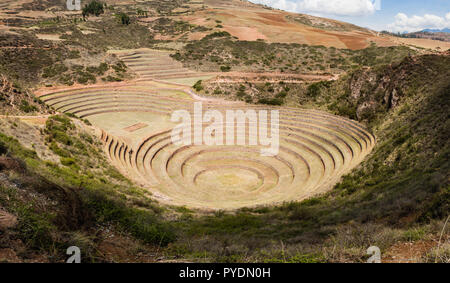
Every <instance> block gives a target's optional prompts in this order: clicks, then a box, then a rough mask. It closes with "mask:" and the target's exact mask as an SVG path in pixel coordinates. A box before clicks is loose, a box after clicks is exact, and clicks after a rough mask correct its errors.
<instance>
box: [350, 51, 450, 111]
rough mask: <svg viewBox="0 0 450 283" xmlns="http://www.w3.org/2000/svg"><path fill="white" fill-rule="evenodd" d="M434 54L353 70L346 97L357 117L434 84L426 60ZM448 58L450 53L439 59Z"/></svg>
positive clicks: (388, 106)
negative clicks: (397, 62)
mask: <svg viewBox="0 0 450 283" xmlns="http://www.w3.org/2000/svg"><path fill="white" fill-rule="evenodd" d="M434 56H435V55H426V56H418V57H408V58H406V59H405V60H403V61H402V62H401V63H399V64H394V65H389V66H385V67H383V68H382V69H374V68H364V69H361V70H358V71H356V72H354V73H353V74H352V75H351V76H350V78H349V80H348V90H349V96H350V97H349V99H350V100H351V101H352V103H355V104H356V106H357V107H356V109H357V110H356V116H357V118H358V120H364V119H365V118H366V117H367V116H370V115H372V114H373V113H376V112H381V111H382V112H385V111H389V110H391V109H393V108H396V107H397V106H399V105H400V104H401V101H402V98H403V97H404V96H405V93H406V92H411V91H412V92H414V89H415V88H420V87H423V86H424V85H427V84H433V80H432V78H433V74H434V73H436V70H435V69H433V68H432V66H430V65H427V64H426V60H427V59H428V58H432V57H434ZM448 58H449V54H445V55H444V56H442V60H448ZM447 71H448V70H447ZM435 75H437V74H435Z"/></svg>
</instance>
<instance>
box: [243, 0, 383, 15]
mask: <svg viewBox="0 0 450 283" xmlns="http://www.w3.org/2000/svg"><path fill="white" fill-rule="evenodd" d="M250 2H253V3H258V4H264V5H267V6H270V7H274V8H277V9H281V10H286V11H291V12H297V13H312V14H315V15H338V16H362V15H369V14H373V13H374V12H375V10H376V8H377V6H376V3H378V2H379V1H378V0H377V1H375V0H250Z"/></svg>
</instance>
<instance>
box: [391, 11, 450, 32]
mask: <svg viewBox="0 0 450 283" xmlns="http://www.w3.org/2000/svg"><path fill="white" fill-rule="evenodd" d="M444 28H450V13H447V14H446V15H445V17H439V16H436V15H430V14H426V15H424V16H416V15H414V16H411V17H408V16H407V15H406V14H404V13H398V14H397V16H395V22H394V23H392V24H390V25H388V30H389V31H392V32H415V31H421V30H424V29H444Z"/></svg>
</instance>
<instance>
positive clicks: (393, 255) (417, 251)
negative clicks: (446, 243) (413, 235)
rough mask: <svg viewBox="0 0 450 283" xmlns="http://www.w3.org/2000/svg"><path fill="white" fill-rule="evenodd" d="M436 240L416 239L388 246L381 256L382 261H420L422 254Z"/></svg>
mask: <svg viewBox="0 0 450 283" xmlns="http://www.w3.org/2000/svg"><path fill="white" fill-rule="evenodd" d="M436 246H437V242H436V241H433V240H429V241H418V242H414V243H410V242H408V243H397V244H395V245H394V246H392V247H391V248H390V250H389V251H388V252H387V254H386V256H385V257H383V262H384V263H420V262H422V261H423V258H424V256H425V255H426V254H427V253H428V252H429V251H430V250H431V249H432V248H434V247H436Z"/></svg>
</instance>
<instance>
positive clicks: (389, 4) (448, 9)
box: [249, 0, 450, 33]
mask: <svg viewBox="0 0 450 283" xmlns="http://www.w3.org/2000/svg"><path fill="white" fill-rule="evenodd" d="M249 1H250V2H253V3H259V4H264V5H267V6H271V7H273V8H277V9H281V10H286V11H290V12H297V13H305V14H310V15H314V16H321V17H326V18H332V19H336V20H340V21H344V22H349V23H352V24H356V25H358V26H361V27H366V28H370V29H373V30H376V31H382V30H387V31H390V32H401V33H403V32H415V31H421V30H424V29H445V28H450V0H249Z"/></svg>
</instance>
